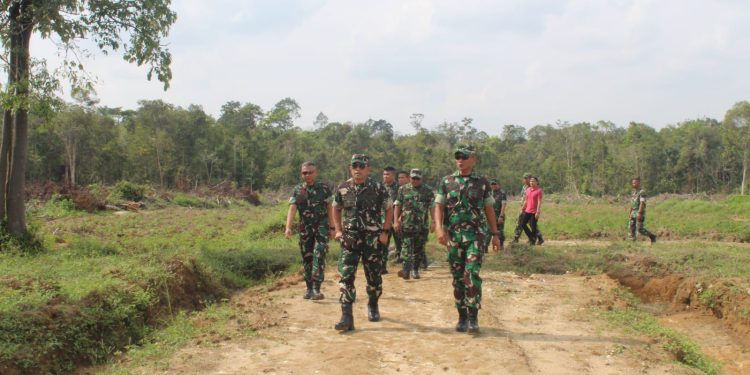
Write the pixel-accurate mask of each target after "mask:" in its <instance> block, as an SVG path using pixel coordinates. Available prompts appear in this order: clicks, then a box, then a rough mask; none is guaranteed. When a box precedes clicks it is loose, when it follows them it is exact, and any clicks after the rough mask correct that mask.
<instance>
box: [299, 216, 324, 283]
mask: <svg viewBox="0 0 750 375" xmlns="http://www.w3.org/2000/svg"><path fill="white" fill-rule="evenodd" d="M299 249H300V252H301V253H302V267H303V269H304V273H303V276H304V278H305V281H306V282H316V283H318V284H321V283H323V280H324V278H325V273H326V254H327V253H328V224H325V225H320V226H318V227H305V228H302V229H301V230H300V232H299Z"/></svg>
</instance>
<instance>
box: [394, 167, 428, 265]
mask: <svg viewBox="0 0 750 375" xmlns="http://www.w3.org/2000/svg"><path fill="white" fill-rule="evenodd" d="M413 173H414V170H412V174H413ZM420 178H421V173H420ZM393 204H394V205H397V206H401V238H402V248H401V259H403V260H404V264H405V266H404V268H406V270H408V267H409V266H411V265H413V267H414V268H415V269H419V264H420V263H421V262H420V260H421V259H422V257H423V253H424V247H425V244H426V243H427V235H428V234H429V232H430V226H429V221H428V216H429V211H430V210H431V209H432V208H434V207H435V194H434V193H433V192H432V189H431V188H430V187H429V186H427V185H425V184H422V185H420V186H419V187H414V186H412V184H406V185H403V186H401V187H400V188H399V189H398V195H397V197H396V201H395V202H394V203H393Z"/></svg>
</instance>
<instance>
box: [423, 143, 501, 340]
mask: <svg viewBox="0 0 750 375" xmlns="http://www.w3.org/2000/svg"><path fill="white" fill-rule="evenodd" d="M454 157H455V159H456V167H457V169H458V171H456V172H455V173H453V174H451V175H448V176H445V177H444V178H443V179H442V180H441V182H440V185H439V186H438V188H437V191H436V194H435V204H436V207H435V221H436V222H438V223H442V224H443V225H437V237H438V241H440V243H441V244H443V245H447V246H448V263H449V264H450V267H451V272H452V274H453V296H454V298H455V300H456V309H457V310H458V324H457V325H456V331H459V332H466V331H468V332H470V333H478V332H479V321H478V314H479V308H480V307H481V301H482V279H481V278H480V277H479V271H480V269H481V267H482V250H481V249H482V241H483V240H484V236H486V235H491V236H492V247H493V250H494V251H497V250H498V249H499V247H500V241H499V240H498V237H497V236H498V233H497V222H496V220H495V211H494V209H493V205H494V203H495V200H494V199H493V198H492V193H491V188H490V183H489V181H487V179H486V178H484V177H481V176H478V175H476V174H474V172H473V169H474V164H475V163H476V154H475V151H474V148H473V147H471V146H467V145H457V146H456V151H455V153H454ZM482 211H484V214H485V216H486V218H487V221H488V223H489V229H490V231H489V233H484V231H483V230H482V227H483V223H482Z"/></svg>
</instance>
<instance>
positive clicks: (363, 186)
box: [333, 154, 393, 331]
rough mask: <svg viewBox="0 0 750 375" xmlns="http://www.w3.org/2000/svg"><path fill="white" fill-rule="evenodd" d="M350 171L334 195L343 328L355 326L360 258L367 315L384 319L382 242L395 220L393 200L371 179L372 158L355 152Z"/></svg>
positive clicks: (380, 185)
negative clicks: (381, 306) (353, 312)
mask: <svg viewBox="0 0 750 375" xmlns="http://www.w3.org/2000/svg"><path fill="white" fill-rule="evenodd" d="M349 172H350V173H351V176H352V177H351V178H350V179H348V180H346V181H345V182H342V183H341V184H340V185H339V186H338V188H337V189H336V191H335V192H334V198H333V224H334V227H335V230H336V232H335V233H336V235H335V238H336V240H339V241H340V242H341V254H340V255H339V262H338V263H339V264H338V266H339V275H340V277H341V280H340V281H339V290H340V291H341V296H340V297H339V301H340V302H341V320H340V321H339V322H338V323H336V326H335V328H336V330H339V331H349V330H353V329H354V317H353V316H352V304H353V303H354V302H355V301H356V299H357V292H356V289H355V288H354V277H355V275H356V274H357V266H358V265H359V261H360V259H362V267H363V268H364V273H365V279H366V280H367V296H368V302H367V318H368V320H370V321H371V322H377V321H379V320H380V311H379V309H378V299H379V298H380V295H381V294H382V293H383V278H382V276H381V274H380V268H381V267H382V262H383V258H382V257H383V253H382V251H381V250H380V249H379V248H378V243H380V244H385V243H386V241H387V240H388V232H389V231H390V230H391V223H392V220H393V207H392V206H393V202H392V201H391V199H390V197H389V196H388V191H387V189H386V188H385V186H384V185H383V184H382V183H381V182H377V181H374V180H372V179H370V178H369V174H370V158H369V157H368V156H367V155H364V154H354V155H352V158H351V164H350V165H349ZM383 215H385V219H383Z"/></svg>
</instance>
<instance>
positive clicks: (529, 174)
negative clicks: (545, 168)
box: [523, 172, 531, 178]
mask: <svg viewBox="0 0 750 375" xmlns="http://www.w3.org/2000/svg"><path fill="white" fill-rule="evenodd" d="M523 178H531V173H529V172H526V173H524V174H523Z"/></svg>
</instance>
